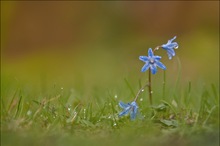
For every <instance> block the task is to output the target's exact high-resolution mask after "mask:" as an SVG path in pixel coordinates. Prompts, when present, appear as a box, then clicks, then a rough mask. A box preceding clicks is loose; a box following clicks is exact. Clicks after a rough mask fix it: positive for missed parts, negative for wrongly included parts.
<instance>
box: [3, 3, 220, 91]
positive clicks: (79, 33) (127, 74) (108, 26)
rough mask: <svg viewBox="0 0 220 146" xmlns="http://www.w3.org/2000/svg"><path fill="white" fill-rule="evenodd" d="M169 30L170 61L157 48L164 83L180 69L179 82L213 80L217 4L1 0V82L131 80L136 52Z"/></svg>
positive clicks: (47, 84) (43, 85) (110, 83)
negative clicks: (175, 46)
mask: <svg viewBox="0 0 220 146" xmlns="http://www.w3.org/2000/svg"><path fill="white" fill-rule="evenodd" d="M175 35H176V36H177V39H176V42H178V43H179V49H178V50H176V54H177V55H176V56H175V57H174V58H173V60H168V59H167V54H166V52H165V51H163V50H159V51H158V52H157V55H161V56H163V58H162V62H163V63H164V64H165V65H166V66H167V68H168V69H167V73H166V74H167V80H168V82H170V83H172V82H175V80H176V78H177V76H178V75H177V74H178V68H181V83H187V82H189V81H191V82H193V83H195V84H201V83H213V82H214V83H217V84H218V81H219V2H218V1H191V2H190V1H189V2H184V1H173V2H166V1H164V2H160V1H156V2H153V1H138V2H134V1H96V2H88V1H82V2H79V1H63V2H62V1H47V2H41V1H23V2H22V1H1V79H2V81H1V82H2V85H3V86H4V85H6V84H11V83H13V84H14V86H18V85H19V86H23V87H25V88H27V89H29V90H36V92H46V90H48V89H52V88H53V87H54V86H55V85H56V86H59V87H62V88H67V87H72V88H74V89H76V90H82V91H85V92H87V91H88V92H89V90H90V89H92V88H94V87H102V88H103V87H117V86H118V85H120V84H124V79H125V78H126V79H127V80H128V81H129V82H131V83H134V84H138V80H142V79H146V76H147V75H146V74H144V73H141V72H140V69H141V67H142V66H143V62H141V61H139V59H138V57H139V56H140V55H147V50H148V48H154V47H156V46H157V45H161V44H164V43H166V42H167V40H168V39H171V38H172V37H173V36H175ZM180 64H181V66H180ZM162 76H163V71H162V70H159V72H158V73H157V74H156V75H154V76H153V79H154V80H157V79H158V80H159V81H161V80H160V78H162Z"/></svg>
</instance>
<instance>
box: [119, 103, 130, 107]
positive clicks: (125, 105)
mask: <svg viewBox="0 0 220 146" xmlns="http://www.w3.org/2000/svg"><path fill="white" fill-rule="evenodd" d="M119 106H120V107H121V108H127V107H129V104H125V103H124V102H122V101H120V102H119Z"/></svg>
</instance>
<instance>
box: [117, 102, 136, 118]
mask: <svg viewBox="0 0 220 146" xmlns="http://www.w3.org/2000/svg"><path fill="white" fill-rule="evenodd" d="M119 106H120V107H121V108H123V111H122V112H121V113H119V117H121V116H124V115H127V114H128V113H130V118H131V120H134V119H135V118H136V115H137V111H138V106H137V103H136V102H135V101H133V102H132V103H127V104H125V103H123V102H121V101H120V102H119Z"/></svg>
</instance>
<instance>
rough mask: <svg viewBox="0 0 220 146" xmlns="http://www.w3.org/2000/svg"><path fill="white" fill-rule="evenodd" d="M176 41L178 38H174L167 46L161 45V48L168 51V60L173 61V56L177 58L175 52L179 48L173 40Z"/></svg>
mask: <svg viewBox="0 0 220 146" xmlns="http://www.w3.org/2000/svg"><path fill="white" fill-rule="evenodd" d="M175 39H176V36H175V37H173V38H172V39H170V40H168V42H167V43H166V44H163V45H161V47H162V48H163V49H165V50H167V54H168V58H169V59H172V57H173V56H175V51H174V49H177V48H178V44H177V42H172V41H173V40H175Z"/></svg>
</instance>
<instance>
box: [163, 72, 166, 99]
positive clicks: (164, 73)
mask: <svg viewBox="0 0 220 146" xmlns="http://www.w3.org/2000/svg"><path fill="white" fill-rule="evenodd" d="M165 88H166V71H165V70H164V71H163V100H164V99H165Z"/></svg>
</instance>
